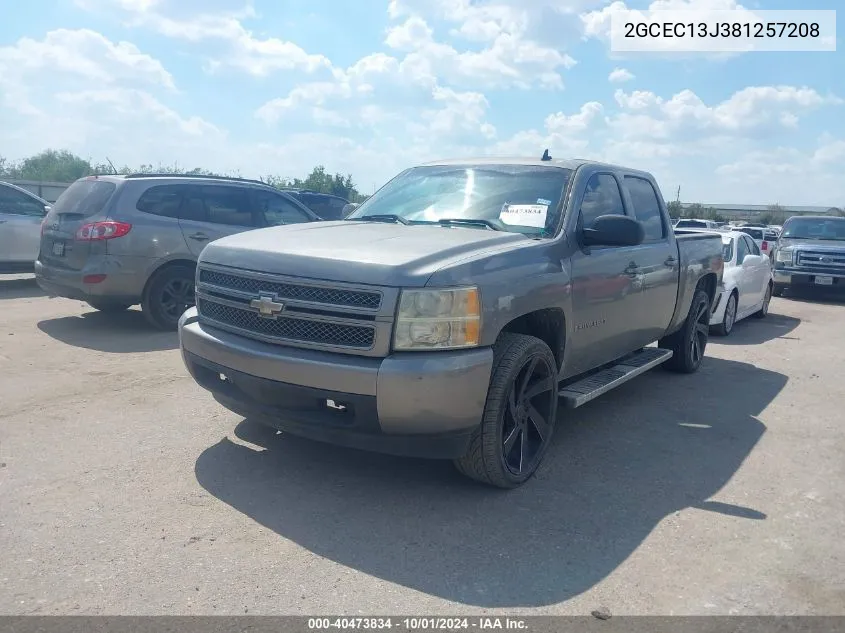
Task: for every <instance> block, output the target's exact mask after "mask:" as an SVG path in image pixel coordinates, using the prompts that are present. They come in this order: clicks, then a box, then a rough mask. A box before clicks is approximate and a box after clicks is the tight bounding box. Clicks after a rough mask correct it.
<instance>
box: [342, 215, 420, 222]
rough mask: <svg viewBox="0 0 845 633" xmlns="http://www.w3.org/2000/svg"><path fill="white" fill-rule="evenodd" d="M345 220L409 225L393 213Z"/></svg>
mask: <svg viewBox="0 0 845 633" xmlns="http://www.w3.org/2000/svg"><path fill="white" fill-rule="evenodd" d="M346 219H347V220H372V221H373V222H393V223H394V224H410V222H408V220H406V219H405V218H403V217H402V216H401V215H395V214H393V213H377V214H373V215H362V216H361V217H360V218H346Z"/></svg>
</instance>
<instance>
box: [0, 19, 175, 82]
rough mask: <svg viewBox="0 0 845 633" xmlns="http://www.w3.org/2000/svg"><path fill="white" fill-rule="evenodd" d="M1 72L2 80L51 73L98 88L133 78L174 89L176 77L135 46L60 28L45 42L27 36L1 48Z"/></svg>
mask: <svg viewBox="0 0 845 633" xmlns="http://www.w3.org/2000/svg"><path fill="white" fill-rule="evenodd" d="M0 69H2V72H0V79H2V78H4V77H5V78H7V79H8V77H10V76H12V75H14V76H15V77H22V76H23V75H24V73H34V72H39V71H44V70H47V71H51V72H54V73H56V74H59V73H62V74H65V73H66V74H70V75H73V76H76V77H80V78H83V79H88V80H92V81H96V82H97V84H98V85H102V84H103V83H113V82H115V81H117V80H120V79H133V80H134V81H141V82H145V83H151V84H158V85H161V86H164V87H165V88H170V89H172V88H174V84H173V77H172V76H171V74H170V73H169V72H167V71H166V70H165V69H164V67H163V66H162V65H161V62H159V61H158V60H157V59H154V58H152V57H151V56H149V55H146V54H144V53H142V52H141V51H140V50H138V47H137V46H135V45H134V44H131V43H129V42H111V41H110V40H108V39H106V38H105V37H104V36H103V35H101V34H100V33H97V32H96V31H92V30H90V29H78V30H70V29H56V30H54V31H49V32H48V33H47V34H46V36H45V37H44V39H42V40H34V39H32V38H28V37H23V38H21V39H19V40H18V41H17V42H16V43H15V44H14V45H13V46H5V47H2V48H0Z"/></svg>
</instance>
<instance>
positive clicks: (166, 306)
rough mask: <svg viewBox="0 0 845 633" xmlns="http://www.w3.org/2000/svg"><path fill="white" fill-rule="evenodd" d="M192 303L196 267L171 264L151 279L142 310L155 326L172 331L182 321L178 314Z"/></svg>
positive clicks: (180, 314) (142, 303)
mask: <svg viewBox="0 0 845 633" xmlns="http://www.w3.org/2000/svg"><path fill="white" fill-rule="evenodd" d="M193 305H194V269H193V268H190V267H188V266H170V267H169V268H165V269H163V270H160V271H158V272H156V273H155V274H154V275H153V277H152V279H150V282H149V284H148V285H147V290H146V292H144V300H143V301H142V302H141V311H142V312H143V313H144V316H145V317H146V318H147V321H149V322H150V324H151V325H152V326H153V327H155V328H157V329H159V330H167V331H173V330H175V329H176V327H177V326H178V324H179V317H181V316H182V314H183V313H184V312H185V310H187V309H188V308H190V307H192V306H193Z"/></svg>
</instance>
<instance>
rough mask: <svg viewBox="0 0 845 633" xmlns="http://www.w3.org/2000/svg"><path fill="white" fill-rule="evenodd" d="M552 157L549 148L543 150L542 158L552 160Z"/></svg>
mask: <svg viewBox="0 0 845 633" xmlns="http://www.w3.org/2000/svg"><path fill="white" fill-rule="evenodd" d="M551 159H552V157H551V156H550V155H549V150H548V149H547V150H546V151H545V152H543V158H541V159H540V160H551Z"/></svg>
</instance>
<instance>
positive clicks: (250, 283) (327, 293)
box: [200, 270, 381, 310]
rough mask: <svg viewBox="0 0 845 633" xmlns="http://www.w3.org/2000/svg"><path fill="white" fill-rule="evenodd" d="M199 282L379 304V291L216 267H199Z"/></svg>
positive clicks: (356, 303)
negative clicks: (271, 277) (283, 280)
mask: <svg viewBox="0 0 845 633" xmlns="http://www.w3.org/2000/svg"><path fill="white" fill-rule="evenodd" d="M200 282H204V283H207V284H211V285H214V286H219V287H221V288H229V289H232V290H240V291H241V292H249V293H256V294H257V293H258V292H259V291H261V292H268V293H273V294H275V295H276V296H277V297H278V298H279V299H282V300H285V299H295V300H298V301H307V302H310V303H320V304H325V305H336V306H347V307H351V308H369V309H372V310H377V309H378V308H379V306H380V305H381V294H380V293H377V292H364V291H361V290H345V289H342V288H324V287H321V286H307V285H299V284H292V283H281V282H272V281H263V280H260V279H255V278H252V277H240V276H237V275H230V274H227V273H222V272H218V271H216V270H203V271H201V272H200Z"/></svg>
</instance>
